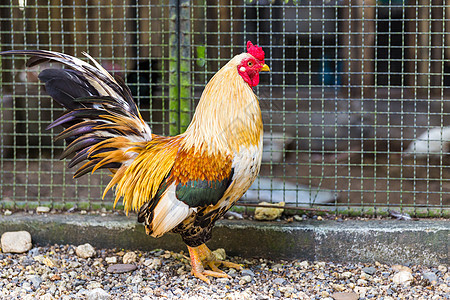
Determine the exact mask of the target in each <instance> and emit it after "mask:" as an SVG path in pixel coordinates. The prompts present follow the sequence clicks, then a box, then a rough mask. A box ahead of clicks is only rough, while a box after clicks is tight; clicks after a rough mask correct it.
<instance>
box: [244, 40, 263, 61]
mask: <svg viewBox="0 0 450 300" xmlns="http://www.w3.org/2000/svg"><path fill="white" fill-rule="evenodd" d="M247 53H248V54H251V55H253V57H254V58H256V59H257V60H259V61H261V62H263V63H264V51H263V49H262V48H261V47H258V46H257V45H253V44H252V42H250V41H248V42H247Z"/></svg>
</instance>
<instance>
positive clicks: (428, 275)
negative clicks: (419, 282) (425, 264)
mask: <svg viewBox="0 0 450 300" xmlns="http://www.w3.org/2000/svg"><path fill="white" fill-rule="evenodd" d="M422 277H423V279H424V280H425V282H426V283H427V284H432V285H435V284H436V283H437V276H436V274H434V273H433V272H424V273H423V274H422Z"/></svg>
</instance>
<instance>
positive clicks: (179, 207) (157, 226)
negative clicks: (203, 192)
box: [151, 184, 194, 237]
mask: <svg viewBox="0 0 450 300" xmlns="http://www.w3.org/2000/svg"><path fill="white" fill-rule="evenodd" d="M193 212H194V210H193V209H192V208H189V206H188V205H187V204H185V203H183V202H181V201H180V200H178V199H177V197H176V195H175V184H172V185H171V186H170V187H169V188H168V189H167V190H166V192H165V193H164V195H163V196H162V197H161V199H160V200H159V203H158V205H157V206H156V207H155V209H154V211H153V215H154V216H153V220H152V223H151V226H152V234H151V236H153V237H159V236H161V235H163V234H164V233H166V232H168V231H170V230H172V229H173V228H174V227H175V226H177V225H178V224H180V223H181V222H182V221H183V220H184V219H186V218H187V217H188V216H189V215H191V214H192V213H193Z"/></svg>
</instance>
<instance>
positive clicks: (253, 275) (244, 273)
mask: <svg viewBox="0 0 450 300" xmlns="http://www.w3.org/2000/svg"><path fill="white" fill-rule="evenodd" d="M233 270H234V269H233ZM228 274H229V273H228ZM241 274H242V275H244V276H245V275H248V276H251V277H255V273H253V271H252V270H250V269H243V270H242V271H241Z"/></svg>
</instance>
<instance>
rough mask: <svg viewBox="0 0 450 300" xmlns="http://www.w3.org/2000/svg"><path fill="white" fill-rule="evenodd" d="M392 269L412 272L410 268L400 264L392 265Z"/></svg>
mask: <svg viewBox="0 0 450 300" xmlns="http://www.w3.org/2000/svg"><path fill="white" fill-rule="evenodd" d="M392 270H394V271H395V272H400V271H405V272H409V273H412V271H411V269H410V268H408V267H407V266H402V265H393V266H392Z"/></svg>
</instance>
